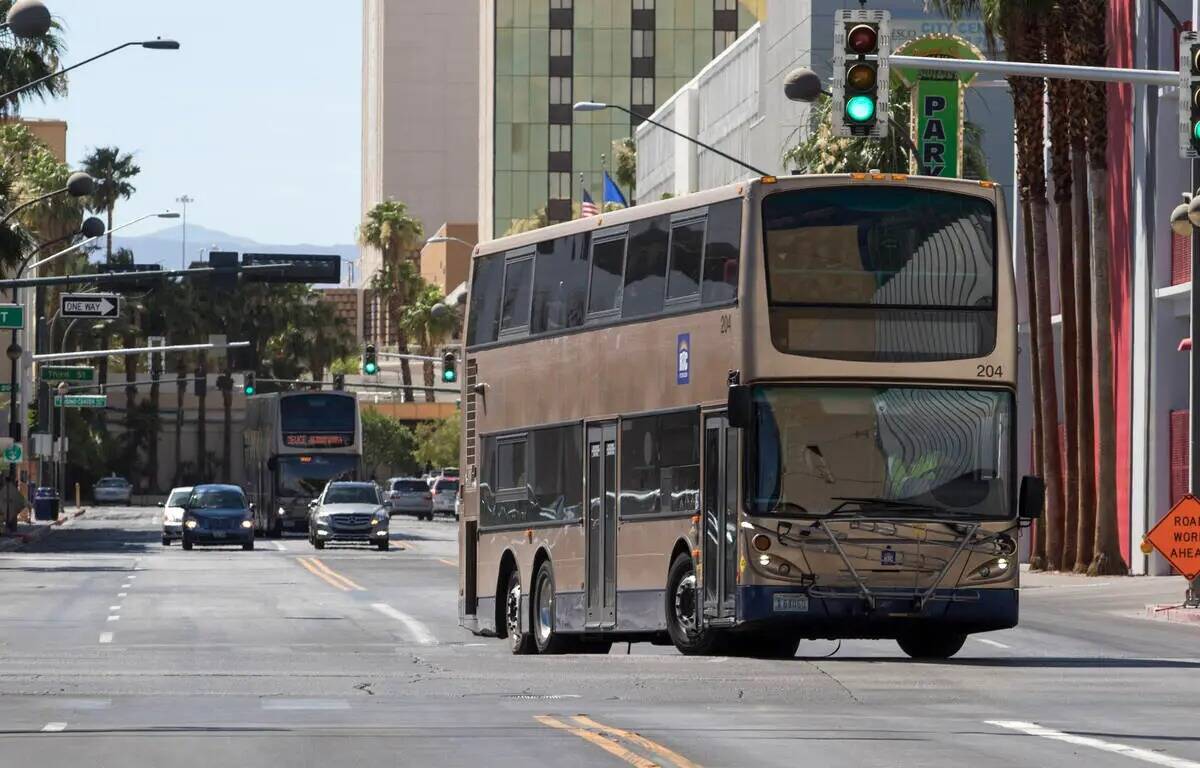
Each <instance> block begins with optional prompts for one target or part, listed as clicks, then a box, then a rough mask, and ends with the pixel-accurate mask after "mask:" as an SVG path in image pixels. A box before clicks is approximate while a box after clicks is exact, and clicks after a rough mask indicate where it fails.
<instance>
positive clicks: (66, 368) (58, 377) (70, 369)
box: [40, 365, 96, 383]
mask: <svg viewBox="0 0 1200 768" xmlns="http://www.w3.org/2000/svg"><path fill="white" fill-rule="evenodd" d="M40 373H41V379H42V381H45V382H47V383H50V382H56V381H95V380H96V369H95V368H92V367H91V366H87V365H43V366H42V368H41V372H40Z"/></svg>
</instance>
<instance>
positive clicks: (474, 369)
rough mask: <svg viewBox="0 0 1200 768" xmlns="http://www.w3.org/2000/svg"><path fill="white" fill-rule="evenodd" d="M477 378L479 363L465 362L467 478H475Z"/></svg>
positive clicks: (473, 361)
mask: <svg viewBox="0 0 1200 768" xmlns="http://www.w3.org/2000/svg"><path fill="white" fill-rule="evenodd" d="M478 378H479V363H477V362H476V361H475V360H473V359H472V360H468V361H467V404H466V407H465V410H464V414H465V419H464V420H465V421H466V425H465V429H464V431H465V432H466V434H465V436H464V438H465V440H466V446H467V454H466V462H467V466H466V468H465V469H466V472H467V475H466V476H467V478H473V477H474V476H475V383H476V381H477V379H478Z"/></svg>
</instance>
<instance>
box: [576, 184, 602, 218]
mask: <svg viewBox="0 0 1200 768" xmlns="http://www.w3.org/2000/svg"><path fill="white" fill-rule="evenodd" d="M579 215H580V217H583V216H598V215H600V209H599V208H597V207H596V203H595V201H593V200H592V196H591V195H589V194H588V191H587V187H584V189H583V203H582V204H581V205H580V206H579Z"/></svg>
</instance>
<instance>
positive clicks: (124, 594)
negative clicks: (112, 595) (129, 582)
mask: <svg viewBox="0 0 1200 768" xmlns="http://www.w3.org/2000/svg"><path fill="white" fill-rule="evenodd" d="M128 595H129V593H128V592H118V593H117V597H127V596H128Z"/></svg>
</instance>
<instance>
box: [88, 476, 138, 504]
mask: <svg viewBox="0 0 1200 768" xmlns="http://www.w3.org/2000/svg"><path fill="white" fill-rule="evenodd" d="M132 498H133V486H132V485H130V484H129V481H128V480H126V479H125V478H123V477H117V476H116V475H113V476H111V477H106V478H104V479H103V480H101V481H100V482H98V483H96V486H95V487H94V488H92V499H93V500H95V502H96V503H97V504H128V503H129V502H130V501H131V500H132Z"/></svg>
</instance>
